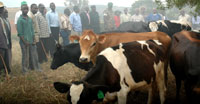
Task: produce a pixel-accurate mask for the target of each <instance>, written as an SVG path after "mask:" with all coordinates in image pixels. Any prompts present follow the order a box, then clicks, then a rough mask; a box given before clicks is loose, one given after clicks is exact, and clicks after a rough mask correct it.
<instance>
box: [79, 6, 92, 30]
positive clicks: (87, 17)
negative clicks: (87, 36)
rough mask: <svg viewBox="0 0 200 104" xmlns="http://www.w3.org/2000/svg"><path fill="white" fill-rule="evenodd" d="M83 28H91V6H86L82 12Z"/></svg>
mask: <svg viewBox="0 0 200 104" xmlns="http://www.w3.org/2000/svg"><path fill="white" fill-rule="evenodd" d="M80 17H81V24H82V30H86V29H90V15H89V7H88V6H86V7H85V8H84V11H83V12H82V13H81V14H80Z"/></svg>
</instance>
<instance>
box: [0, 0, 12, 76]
mask: <svg viewBox="0 0 200 104" xmlns="http://www.w3.org/2000/svg"><path fill="white" fill-rule="evenodd" d="M6 15H7V13H6V10H5V8H4V4H3V3H2V2H0V74H1V72H2V71H4V70H2V69H5V67H6V68H7V71H8V73H10V72H11V69H10V57H11V56H10V55H11V54H9V52H10V49H11V33H10V28H9V27H10V25H8V23H7V22H6V20H7V16H6ZM4 63H5V66H4Z"/></svg>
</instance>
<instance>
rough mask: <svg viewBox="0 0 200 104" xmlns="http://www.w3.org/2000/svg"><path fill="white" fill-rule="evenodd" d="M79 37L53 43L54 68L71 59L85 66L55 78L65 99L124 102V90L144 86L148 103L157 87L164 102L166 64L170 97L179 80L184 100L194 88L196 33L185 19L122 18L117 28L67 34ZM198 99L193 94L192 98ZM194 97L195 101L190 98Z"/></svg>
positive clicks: (199, 83)
mask: <svg viewBox="0 0 200 104" xmlns="http://www.w3.org/2000/svg"><path fill="white" fill-rule="evenodd" d="M72 38H75V39H77V40H78V41H79V43H71V44H69V45H67V46H65V47H62V46H61V45H59V44H57V50H56V52H55V53H54V57H53V61H52V63H51V68H52V69H57V68H58V67H60V66H62V65H63V64H65V63H68V62H71V63H73V64H74V65H76V66H77V67H79V68H81V69H84V70H86V71H88V73H87V75H86V76H85V77H84V78H83V79H82V80H81V81H75V82H72V83H71V84H67V83H62V82H55V83H54V88H55V89H56V90H57V91H59V92H60V93H67V92H68V93H67V100H68V101H69V103H71V104H90V103H92V102H93V101H94V100H96V101H100V102H104V103H107V102H111V101H115V99H117V101H118V104H125V103H126V101H127V95H128V93H129V92H130V91H135V90H138V89H140V88H143V87H144V86H145V87H147V90H148V101H147V103H148V104H150V103H152V98H153V95H155V94H154V92H156V91H155V90H157V89H158V92H159V96H160V103H161V104H164V102H165V96H166V90H167V79H168V78H167V71H168V68H169V67H168V66H170V68H171V71H172V73H173V74H174V76H175V79H176V101H177V102H179V97H180V96H179V92H180V87H181V81H184V87H185V92H186V95H187V98H188V101H191V102H190V103H192V102H194V101H197V100H195V99H196V98H197V96H199V94H200V63H199V62H200V33H198V32H194V31H191V27H190V26H189V25H187V23H186V22H181V21H178V22H177V21H168V20H164V21H156V22H150V23H148V24H147V23H143V22H127V23H123V24H122V25H120V27H119V28H118V30H117V31H114V32H105V33H102V34H98V35H97V34H95V33H94V32H93V31H91V30H85V31H84V32H83V33H82V35H81V36H73V37H72ZM197 99H198V98H197ZM194 103H196V102H194Z"/></svg>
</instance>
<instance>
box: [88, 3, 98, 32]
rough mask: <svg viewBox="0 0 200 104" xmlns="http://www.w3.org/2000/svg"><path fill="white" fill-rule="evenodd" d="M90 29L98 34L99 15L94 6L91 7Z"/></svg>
mask: <svg viewBox="0 0 200 104" xmlns="http://www.w3.org/2000/svg"><path fill="white" fill-rule="evenodd" d="M90 27H91V29H92V30H93V31H94V32H95V33H100V21H99V13H98V12H97V11H96V6H95V5H92V6H91V11H90Z"/></svg>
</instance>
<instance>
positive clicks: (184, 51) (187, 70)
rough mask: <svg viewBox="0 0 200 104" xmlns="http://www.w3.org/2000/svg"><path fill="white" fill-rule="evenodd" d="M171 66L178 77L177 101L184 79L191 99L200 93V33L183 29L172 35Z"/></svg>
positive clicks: (187, 93)
mask: <svg viewBox="0 0 200 104" xmlns="http://www.w3.org/2000/svg"><path fill="white" fill-rule="evenodd" d="M170 67H171V70H172V72H173V74H174V75H175V78H176V98H177V101H178V100H179V92H180V88H181V81H182V80H183V81H184V85H185V91H186V95H187V97H188V98H189V99H190V100H191V99H193V98H194V97H196V94H198V93H199V94H200V33H196V32H191V31H182V32H179V33H176V34H175V35H174V36H173V37H172V46H171V55H170ZM193 95H195V96H193ZM197 100H198V101H199V98H197ZM191 101H196V99H194V100H191ZM190 103H191V102H190ZM199 103H200V102H199ZM199 103H198V104H199ZM195 104H197V103H196V102H195Z"/></svg>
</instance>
